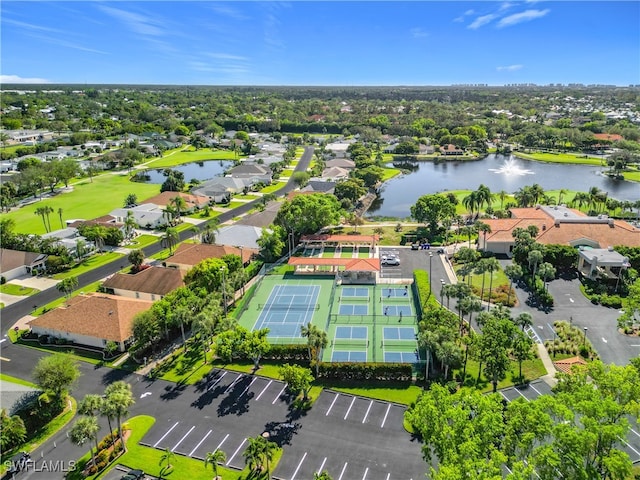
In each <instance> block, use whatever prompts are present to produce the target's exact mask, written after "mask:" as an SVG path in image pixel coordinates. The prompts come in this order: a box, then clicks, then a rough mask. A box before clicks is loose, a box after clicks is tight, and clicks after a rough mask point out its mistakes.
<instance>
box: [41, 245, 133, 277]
mask: <svg viewBox="0 0 640 480" xmlns="http://www.w3.org/2000/svg"><path fill="white" fill-rule="evenodd" d="M122 257H124V255H123V254H122V253H116V252H108V253H99V254H96V255H93V256H91V257H89V258H87V259H85V260H84V261H83V262H82V263H80V264H78V265H75V266H74V267H71V268H70V269H69V270H67V271H65V272H60V273H56V274H55V275H54V276H53V278H55V279H56V280H63V279H65V278H68V277H77V276H78V275H81V274H83V273H86V272H88V271H89V270H93V269H94V268H98V267H100V266H102V265H106V264H107V263H109V262H112V261H113V260H117V259H118V258H122Z"/></svg>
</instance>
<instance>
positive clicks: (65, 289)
mask: <svg viewBox="0 0 640 480" xmlns="http://www.w3.org/2000/svg"><path fill="white" fill-rule="evenodd" d="M56 288H57V289H58V291H59V292H61V293H64V295H65V297H67V300H68V299H69V298H71V294H72V293H73V291H74V290H75V289H76V288H78V278H77V277H67V278H65V279H63V280H62V281H61V282H60V283H58V284H57V285H56Z"/></svg>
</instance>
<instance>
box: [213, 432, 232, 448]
mask: <svg viewBox="0 0 640 480" xmlns="http://www.w3.org/2000/svg"><path fill="white" fill-rule="evenodd" d="M227 438H229V434H228V433H227V434H226V435H225V437H224V438H223V439H222V441H221V442H220V443H219V444H218V446H217V447H216V450H220V447H221V446H222V444H223V443H224V442H225V440H226V439H227Z"/></svg>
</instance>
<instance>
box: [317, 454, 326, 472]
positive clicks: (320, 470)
mask: <svg viewBox="0 0 640 480" xmlns="http://www.w3.org/2000/svg"><path fill="white" fill-rule="evenodd" d="M325 463H327V457H324V460H322V465H320V468H319V469H318V471H317V472H316V473H317V474H318V475H320V474H321V473H322V469H323V468H324V464H325Z"/></svg>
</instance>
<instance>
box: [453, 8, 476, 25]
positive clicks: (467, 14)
mask: <svg viewBox="0 0 640 480" xmlns="http://www.w3.org/2000/svg"><path fill="white" fill-rule="evenodd" d="M474 13H475V12H474V11H473V9H469V10H467V11H465V12H464V13H463V14H462V15H460V16H459V17H456V18H454V19H453V21H454V22H464V17H468V16H469V15H473V14H474Z"/></svg>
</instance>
